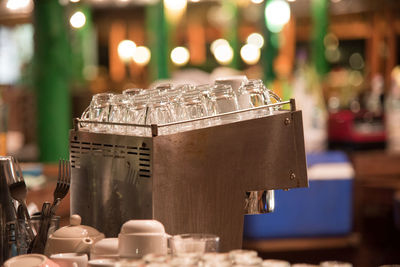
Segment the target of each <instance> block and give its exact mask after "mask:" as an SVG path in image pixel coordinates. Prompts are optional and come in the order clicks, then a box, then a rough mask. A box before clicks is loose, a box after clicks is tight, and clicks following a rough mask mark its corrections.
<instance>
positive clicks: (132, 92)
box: [122, 88, 143, 96]
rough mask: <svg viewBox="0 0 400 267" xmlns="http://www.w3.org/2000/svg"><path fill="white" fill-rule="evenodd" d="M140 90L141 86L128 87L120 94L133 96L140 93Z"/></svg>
mask: <svg viewBox="0 0 400 267" xmlns="http://www.w3.org/2000/svg"><path fill="white" fill-rule="evenodd" d="M142 92H143V89H142V88H129V89H125V90H124V91H122V94H124V95H130V96H135V95H140V94H141V93H142Z"/></svg>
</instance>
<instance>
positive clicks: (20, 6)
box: [6, 0, 30, 10]
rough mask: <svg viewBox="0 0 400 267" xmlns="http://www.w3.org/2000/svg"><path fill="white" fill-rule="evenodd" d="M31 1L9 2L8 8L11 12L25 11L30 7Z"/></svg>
mask: <svg viewBox="0 0 400 267" xmlns="http://www.w3.org/2000/svg"><path fill="white" fill-rule="evenodd" d="M29 4H30V0H8V1H7V4H6V7H7V8H8V9H10V10H18V9H24V8H26V7H28V6H29Z"/></svg>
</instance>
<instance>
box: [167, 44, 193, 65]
mask: <svg viewBox="0 0 400 267" xmlns="http://www.w3.org/2000/svg"><path fill="white" fill-rule="evenodd" d="M189 59H190V53H189V50H188V49H187V48H186V47H183V46H178V47H175V48H174V49H172V51H171V60H172V62H173V63H174V64H175V65H177V66H184V65H186V64H187V63H188V62H189Z"/></svg>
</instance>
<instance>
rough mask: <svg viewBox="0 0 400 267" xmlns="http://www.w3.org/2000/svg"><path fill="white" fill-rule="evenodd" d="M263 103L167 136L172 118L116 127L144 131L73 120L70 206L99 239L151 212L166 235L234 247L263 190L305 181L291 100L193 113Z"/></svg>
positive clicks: (266, 198) (261, 203) (267, 198)
mask: <svg viewBox="0 0 400 267" xmlns="http://www.w3.org/2000/svg"><path fill="white" fill-rule="evenodd" d="M285 107H286V109H285ZM287 107H288V108H287ZM267 109H270V110H271V109H273V110H274V111H273V114H272V115H267V116H262V117H257V118H253V119H245V120H239V121H236V122H232V123H227V124H221V125H216V126H212V127H206V128H201V129H196V130H190V131H185V132H178V133H174V134H159V133H161V132H162V130H163V128H164V127H170V126H171V125H172V124H179V123H172V124H168V125H125V126H126V127H133V126H134V127H143V129H145V130H147V131H148V136H133V135H129V134H115V133H101V132H92V131H89V130H87V127H85V125H88V124H90V123H99V122H91V121H82V120H80V119H75V121H74V129H72V130H71V131H70V161H71V168H72V171H71V172H72V181H71V213H72V214H79V215H80V216H81V217H82V223H83V224H85V225H90V226H93V227H95V228H97V229H98V230H100V231H101V232H103V233H105V235H106V236H108V237H115V236H117V235H118V233H119V231H120V228H121V225H122V224H123V223H124V222H126V221H128V220H131V219H156V220H158V221H160V222H161V223H163V224H164V226H165V229H166V232H167V233H168V234H171V235H174V234H182V233H211V234H216V235H218V236H220V238H221V239H220V240H221V241H220V242H221V243H220V251H229V250H232V249H238V248H241V247H242V234H243V220H244V214H246V213H258V212H266V211H268V210H270V209H271V205H272V206H273V203H271V201H273V199H272V200H271V194H270V192H271V191H270V190H275V189H291V188H298V187H307V186H308V180H307V170H306V159H305V150H304V136H303V123H302V115H301V111H298V110H296V105H295V101H294V100H290V101H283V102H279V103H274V104H270V105H266V106H262V107H257V108H252V109H247V110H240V111H235V112H230V113H229V114H222V115H217V116H209V117H206V118H203V119H202V120H207V119H208V120H212V119H215V118H216V117H218V116H229V115H234V114H237V115H240V116H243V114H246V112H247V113H249V112H256V111H262V110H267ZM199 120H200V119H199ZM189 122H190V121H189ZM180 123H188V121H187V122H180ZM106 124H111V125H112V124H113V123H106ZM114 124H116V125H119V126H124V124H118V123H114Z"/></svg>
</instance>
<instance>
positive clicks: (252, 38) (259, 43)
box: [247, 32, 264, 49]
mask: <svg viewBox="0 0 400 267" xmlns="http://www.w3.org/2000/svg"><path fill="white" fill-rule="evenodd" d="M247 43H248V44H252V45H254V46H256V47H257V48H259V49H260V48H261V47H263V45H264V37H262V35H261V34H259V33H256V32H254V33H252V34H250V35H249V36H248V37H247Z"/></svg>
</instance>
